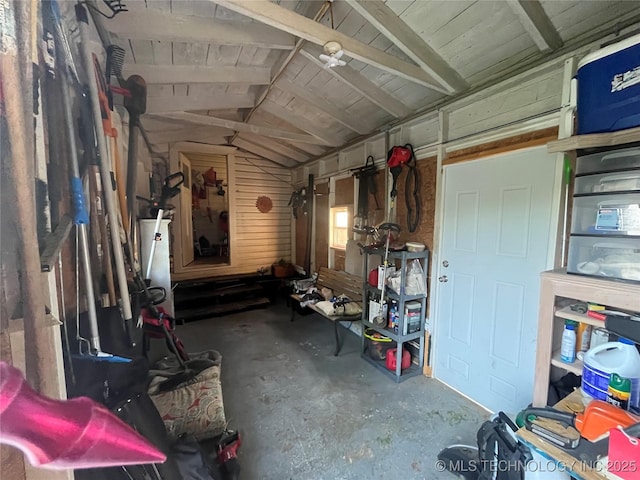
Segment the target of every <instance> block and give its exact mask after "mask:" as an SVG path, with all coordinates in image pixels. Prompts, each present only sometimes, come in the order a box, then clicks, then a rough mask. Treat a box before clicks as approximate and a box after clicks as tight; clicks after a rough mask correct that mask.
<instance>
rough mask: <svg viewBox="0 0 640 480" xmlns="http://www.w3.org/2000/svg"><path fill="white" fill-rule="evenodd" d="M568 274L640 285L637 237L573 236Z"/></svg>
mask: <svg viewBox="0 0 640 480" xmlns="http://www.w3.org/2000/svg"><path fill="white" fill-rule="evenodd" d="M567 272H569V273H577V274H581V275H591V276H598V277H606V278H612V279H618V280H628V281H634V282H640V237H629V238H624V237H620V238H603V237H598V236H573V235H572V236H571V239H570V240H569V258H568V263H567Z"/></svg>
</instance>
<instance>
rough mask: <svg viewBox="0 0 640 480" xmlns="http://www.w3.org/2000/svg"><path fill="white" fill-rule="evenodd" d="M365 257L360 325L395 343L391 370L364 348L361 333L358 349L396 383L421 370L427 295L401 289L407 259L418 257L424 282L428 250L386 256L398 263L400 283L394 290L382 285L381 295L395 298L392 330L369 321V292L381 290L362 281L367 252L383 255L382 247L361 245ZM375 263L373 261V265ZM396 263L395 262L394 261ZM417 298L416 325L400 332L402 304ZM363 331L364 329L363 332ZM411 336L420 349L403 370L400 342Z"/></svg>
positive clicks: (394, 253) (367, 264)
mask: <svg viewBox="0 0 640 480" xmlns="http://www.w3.org/2000/svg"><path fill="white" fill-rule="evenodd" d="M364 254H365V259H364V278H365V282H364V287H363V289H362V291H363V302H362V303H363V306H362V307H363V308H362V325H363V329H366V328H372V329H373V330H375V331H376V332H378V333H380V334H382V335H384V336H386V337H389V338H391V339H392V340H393V341H395V342H396V343H397V347H396V359H397V361H396V370H395V372H393V371H390V370H388V369H387V367H386V365H385V361H384V360H375V359H373V358H371V357H370V356H369V355H368V354H367V353H366V352H365V337H364V335H362V337H361V338H362V343H361V349H360V356H361V357H362V358H363V359H364V360H366V361H367V362H368V363H370V364H371V365H373V366H374V367H376V368H377V369H378V370H380V371H381V372H383V373H384V374H385V375H387V376H389V377H391V378H392V379H394V380H395V382H396V383H399V382H401V381H403V380H406V379H408V378H411V377H413V376H416V375H420V374H422V367H423V365H424V350H425V337H424V330H425V312H426V309H427V295H426V294H424V295H407V294H406V293H405V287H404V286H405V285H406V278H407V262H408V261H409V260H414V259H416V260H418V261H420V264H421V266H422V280H423V282H424V284H425V285H427V271H428V270H429V251H428V250H425V251H423V252H407V251H396V252H394V251H390V252H389V256H388V261H389V265H394V264H397V263H400V266H399V269H400V285H402V287H401V289H400V292H399V293H397V292H394V291H393V290H390V289H389V288H388V287H387V288H386V289H385V297H387V299H391V300H396V301H397V302H398V312H399V324H398V333H395V332H394V331H393V330H392V329H390V328H387V327H378V326H376V325H374V324H373V323H371V322H369V300H370V299H372V297H373V296H375V295H377V296H378V297H379V296H380V294H381V291H380V290H379V289H378V288H376V287H372V286H371V285H369V283H368V282H367V281H366V279H367V277H368V275H367V274H368V272H369V269H370V268H373V266H370V261H369V259H370V257H371V256H379V257H381V258H384V249H382V248H376V249H371V248H365V249H364ZM376 266H377V265H376ZM396 267H398V265H396ZM414 300H416V301H419V302H420V304H421V309H420V329H419V330H418V331H417V332H414V333H408V334H406V335H403V334H402V333H401V332H403V331H404V323H405V318H404V306H405V303H406V302H410V301H414ZM363 333H364V332H363ZM411 340H418V342H419V345H420V349H419V352H418V365H414V364H413V362H412V363H411V366H410V367H409V368H407V369H405V370H402V369H401V364H402V348H403V344H404V343H406V342H409V341H411Z"/></svg>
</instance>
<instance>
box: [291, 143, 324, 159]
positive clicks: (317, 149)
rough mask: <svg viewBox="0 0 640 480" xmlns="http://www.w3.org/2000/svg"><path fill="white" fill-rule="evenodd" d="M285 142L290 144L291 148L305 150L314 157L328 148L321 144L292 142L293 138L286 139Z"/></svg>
mask: <svg viewBox="0 0 640 480" xmlns="http://www.w3.org/2000/svg"><path fill="white" fill-rule="evenodd" d="M286 143H287V144H288V145H291V146H292V147H293V148H297V149H299V150H302V151H303V152H307V153H308V154H310V155H313V156H314V157H319V156H321V155H324V154H325V153H327V150H328V149H327V148H326V147H323V146H321V145H311V144H310V143H300V142H294V141H293V140H287V141H286Z"/></svg>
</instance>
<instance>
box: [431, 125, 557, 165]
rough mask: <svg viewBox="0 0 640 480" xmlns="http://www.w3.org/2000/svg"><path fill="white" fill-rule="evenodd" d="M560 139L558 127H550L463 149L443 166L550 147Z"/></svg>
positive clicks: (450, 154)
mask: <svg viewBox="0 0 640 480" xmlns="http://www.w3.org/2000/svg"><path fill="white" fill-rule="evenodd" d="M556 138H558V127H549V128H544V129H542V130H536V131H535V132H530V133H523V134H521V135H514V136H512V137H508V138H503V139H501V140H496V141H493V142H488V143H483V144H482V145H476V146H474V147H469V148H462V149H460V150H456V151H453V152H448V153H447V158H446V159H444V160H443V161H442V164H443V165H453V164H454V163H460V162H468V161H471V160H477V159H478V158H482V157H488V156H491V155H496V154H498V153H504V152H508V151H511V150H520V149H522V148H530V147H536V146H539V145H545V144H546V145H549V141H550V140H551V139H556Z"/></svg>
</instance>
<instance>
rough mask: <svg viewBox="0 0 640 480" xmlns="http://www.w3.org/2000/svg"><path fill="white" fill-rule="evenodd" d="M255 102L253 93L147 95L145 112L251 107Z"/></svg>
mask: <svg viewBox="0 0 640 480" xmlns="http://www.w3.org/2000/svg"><path fill="white" fill-rule="evenodd" d="M255 104H256V99H255V96H254V95H251V94H248V93H247V94H244V95H227V94H224V95H212V96H205V95H193V96H191V95H189V96H184V95H178V96H172V97H148V98H147V113H163V112H183V111H184V112H188V111H189V110H222V109H225V108H251V107H253V106H254V105H255Z"/></svg>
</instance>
